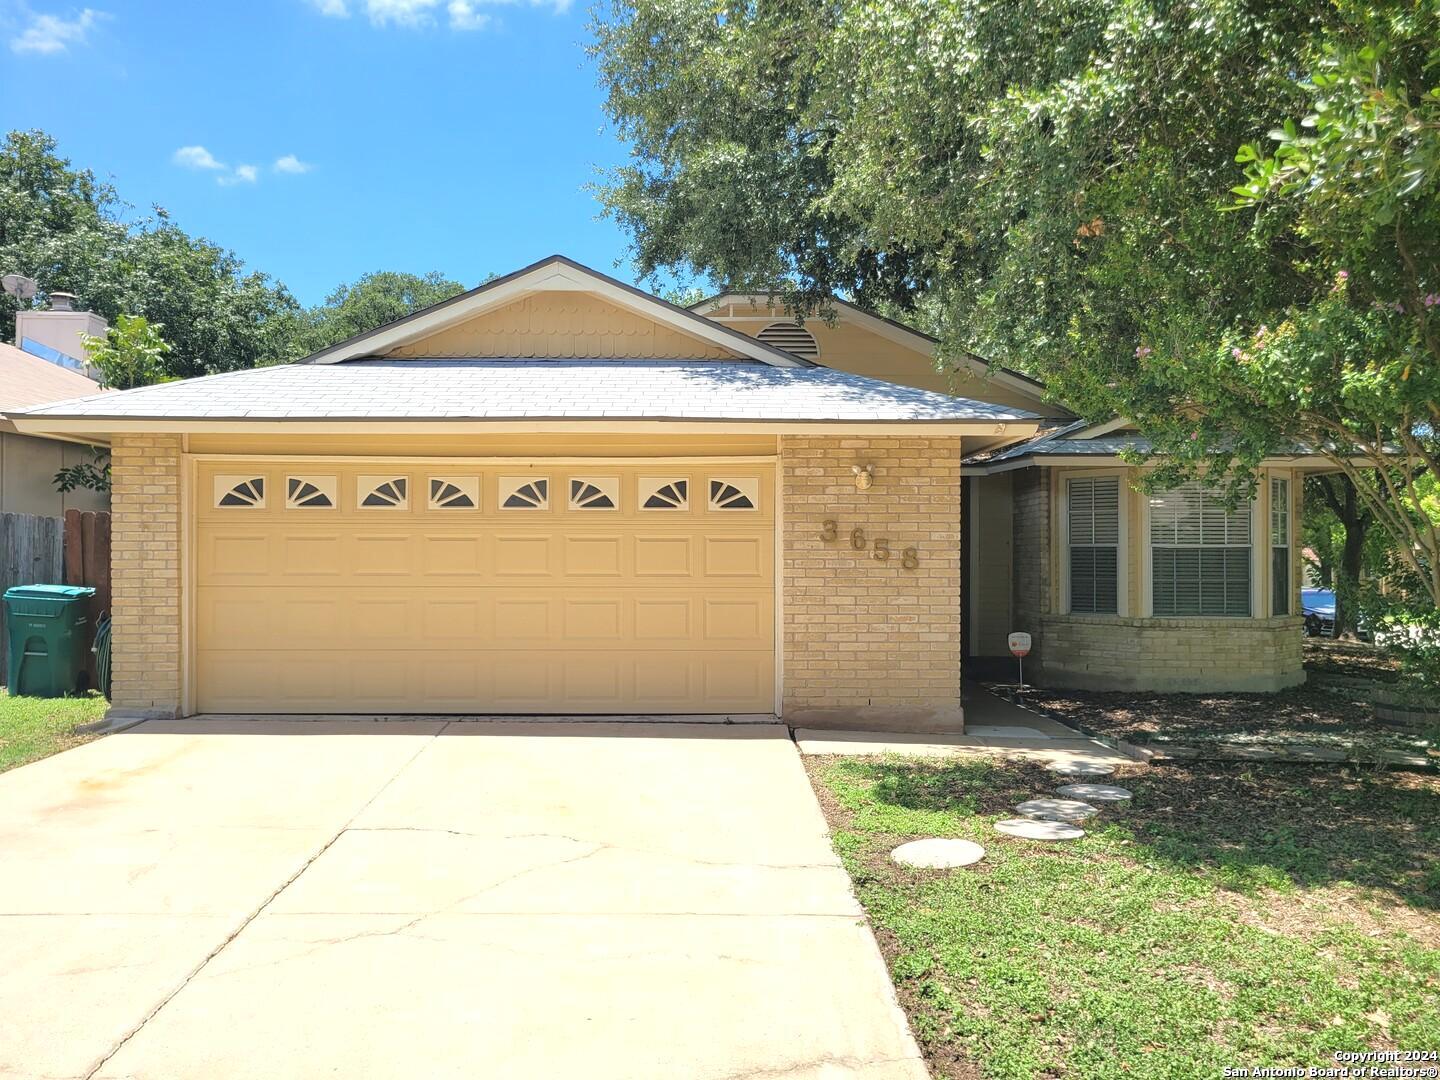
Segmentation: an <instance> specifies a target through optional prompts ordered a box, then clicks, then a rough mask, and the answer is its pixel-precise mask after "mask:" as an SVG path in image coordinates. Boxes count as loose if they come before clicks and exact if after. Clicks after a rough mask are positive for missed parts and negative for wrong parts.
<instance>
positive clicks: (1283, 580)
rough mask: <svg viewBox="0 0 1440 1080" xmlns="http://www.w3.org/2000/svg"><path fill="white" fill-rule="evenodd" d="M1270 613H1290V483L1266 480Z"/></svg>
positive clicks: (1276, 478)
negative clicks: (1268, 502) (1268, 495)
mask: <svg viewBox="0 0 1440 1080" xmlns="http://www.w3.org/2000/svg"><path fill="white" fill-rule="evenodd" d="M1270 614H1271V615H1289V614H1290V481H1289V480H1282V479H1281V478H1279V477H1271V478H1270Z"/></svg>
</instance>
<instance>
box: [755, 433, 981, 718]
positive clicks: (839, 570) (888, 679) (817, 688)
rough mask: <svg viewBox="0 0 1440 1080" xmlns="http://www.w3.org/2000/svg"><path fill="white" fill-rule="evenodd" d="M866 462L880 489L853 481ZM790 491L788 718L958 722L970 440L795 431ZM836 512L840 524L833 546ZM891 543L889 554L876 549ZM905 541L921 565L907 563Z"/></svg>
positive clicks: (786, 482) (785, 550) (787, 453)
mask: <svg viewBox="0 0 1440 1080" xmlns="http://www.w3.org/2000/svg"><path fill="white" fill-rule="evenodd" d="M857 463H868V464H871V465H873V466H874V467H875V482H874V486H873V487H871V488H870V489H869V490H868V491H857V490H856V488H855V477H854V473H853V472H852V470H851V466H853V465H855V464H857ZM780 498H781V505H782V513H783V517H784V522H783V535H782V540H781V546H782V569H783V577H782V585H781V587H782V590H783V596H782V605H783V628H782V629H783V636H784V653H783V657H784V710H785V715H786V718H787V719H788V720H790V721H791V722H792V723H798V724H800V725H802V726H804V725H805V724H810V723H813V724H826V725H838V726H844V725H847V724H848V725H851V726H856V725H863V724H866V723H875V722H885V723H888V724H891V725H904V726H911V727H915V728H916V729H919V730H936V729H943V728H954V727H957V726H958V725H959V722H960V441H959V440H958V439H953V438H952V439H922V438H915V439H902V438H845V437H840V436H836V437H829V438H818V437H805V436H794V437H791V436H786V437H784V438H782V439H781V445H780ZM827 518H833V519H834V520H835V521H836V523H837V525H838V535H837V537H836V539H834V540H831V541H828V542H827V541H822V540H821V539H820V530H821V523H822V522H824V521H825V520H826V519H827ZM855 528H861V529H863V530H865V536H866V546H865V548H864V549H863V550H856V549H855V548H854V547H852V546H851V541H850V533H851V530H852V529H855ZM879 539H884V540H888V541H889V547H890V550H891V553H892V554H891V557H890V559H889V560H888V561H885V562H879V561H877V560H876V559H875V558H874V557H873V553H874V550H875V541H876V540H879ZM907 547H914V548H916V549H917V550H918V555H919V566H918V567H917V568H916V569H913V570H907V569H905V568H904V567H903V566H902V565H901V552H902V551H903V550H904V549H905V548H907Z"/></svg>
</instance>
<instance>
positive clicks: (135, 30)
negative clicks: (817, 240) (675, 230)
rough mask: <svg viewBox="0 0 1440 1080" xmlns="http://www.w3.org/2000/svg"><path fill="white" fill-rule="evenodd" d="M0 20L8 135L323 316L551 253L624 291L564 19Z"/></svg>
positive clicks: (103, 6) (589, 86)
mask: <svg viewBox="0 0 1440 1080" xmlns="http://www.w3.org/2000/svg"><path fill="white" fill-rule="evenodd" d="M91 3H92V6H89V7H87V6H85V5H83V4H81V5H66V4H50V3H42V2H40V0H0V42H4V43H5V44H3V45H0V123H3V126H4V127H5V129H7V130H8V129H11V128H42V129H44V130H46V131H48V132H50V133H51V134H52V135H54V136H55V137H56V138H57V139H58V140H59V142H60V150H61V152H62V153H63V154H65V155H66V156H67V157H69V158H70V159H71V160H72V161H73V162H74V163H75V164H77V165H83V166H86V167H89V168H92V169H94V170H95V171H96V173H97V174H100V175H102V176H108V177H109V178H110V179H111V180H112V182H113V183H114V184H115V185H116V187H117V188H118V189H119V192H120V194H121V196H122V197H123V198H125V199H126V200H127V201H129V202H130V203H132V204H134V206H135V207H136V211H137V212H143V211H145V210H146V209H147V208H148V207H149V205H150V204H151V203H158V204H159V205H161V206H163V207H165V208H166V209H167V210H169V211H170V213H171V214H172V215H173V216H174V218H175V220H176V221H177V222H178V223H179V224H180V225H181V226H182V227H184V228H185V229H186V230H188V231H189V232H191V233H194V234H198V235H201V236H205V237H207V238H209V239H210V240H213V241H214V242H216V243H219V244H222V245H224V246H226V247H229V248H232V249H234V250H235V252H236V253H237V254H239V255H240V256H241V257H242V258H243V259H244V260H245V261H246V262H247V263H248V264H250V265H251V266H253V267H255V268H257V269H261V270H264V271H266V272H268V273H270V274H272V275H274V276H275V277H278V278H279V279H280V280H281V281H283V282H285V284H286V285H288V286H289V287H290V288H291V290H292V291H293V292H294V293H295V294H296V295H297V296H298V297H299V298H300V300H301V301H303V302H305V303H307V304H309V303H314V302H316V301H318V300H321V299H323V297H324V296H325V294H326V293H327V292H329V291H330V290H331V289H332V288H333V287H334V286H335V285H336V284H337V283H339V282H341V281H353V280H354V279H355V278H356V277H357V276H359V275H360V274H362V273H364V272H366V271H368V270H380V269H384V270H408V271H413V272H416V273H423V272H425V271H429V270H441V271H443V272H444V273H446V274H448V275H450V276H451V277H454V278H455V279H457V280H459V281H461V282H464V283H465V284H466V285H473V284H476V283H477V282H479V281H480V280H481V279H483V278H484V277H485V276H486V275H487V274H489V273H492V272H494V273H505V272H507V271H509V270H513V269H516V268H517V267H519V266H523V265H524V264H526V263H528V262H532V261H534V260H535V259H538V258H541V257H543V256H545V255H548V254H551V253H552V252H556V251H558V252H562V253H564V254H567V255H570V256H571V257H572V258H575V259H579V260H580V261H581V262H584V263H587V264H589V265H591V266H594V267H596V268H597V269H600V270H605V271H606V272H610V273H615V274H616V275H617V276H619V277H623V278H625V279H626V280H632V279H633V275H632V273H631V271H630V269H629V266H628V264H623V265H622V266H620V267H619V268H618V269H617V268H616V266H615V263H616V260H617V259H620V258H622V257H623V256H624V253H625V237H624V235H623V234H622V233H621V232H620V230H619V229H618V228H616V227H615V225H614V224H613V223H611V222H608V221H599V220H597V212H598V209H599V208H598V204H597V203H596V201H595V199H594V198H593V196H591V195H590V194H589V193H588V192H587V191H586V190H585V184H586V183H587V182H589V181H591V180H593V179H594V178H595V175H596V170H597V168H603V167H607V166H610V165H613V164H615V163H617V162H619V161H621V160H622V159H623V157H624V153H625V151H624V148H623V147H622V146H621V145H620V143H619V142H618V141H617V140H616V139H615V138H614V136H613V134H612V133H611V132H609V131H608V130H606V129H605V126H604V123H605V122H604V117H603V115H602V113H601V109H600V104H601V92H600V90H599V88H598V87H597V85H596V79H595V72H594V68H593V66H592V65H591V64H590V63H589V61H588V60H587V59H586V57H585V55H584V44H585V40H586V37H587V32H586V19H587V13H586V4H585V3H584V0H581V2H575V3H571V2H567V0H251V2H246V3H238V2H232V0H190V2H180V0H174V2H161V0H135V2H123V0H91Z"/></svg>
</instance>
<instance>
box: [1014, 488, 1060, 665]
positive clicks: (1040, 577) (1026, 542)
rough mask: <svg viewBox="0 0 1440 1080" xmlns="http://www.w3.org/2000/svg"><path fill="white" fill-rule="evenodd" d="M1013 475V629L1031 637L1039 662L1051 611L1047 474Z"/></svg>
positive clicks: (1048, 489)
mask: <svg viewBox="0 0 1440 1080" xmlns="http://www.w3.org/2000/svg"><path fill="white" fill-rule="evenodd" d="M1014 476H1015V486H1014V489H1013V490H1014V496H1013V505H1014V519H1013V520H1014V530H1015V532H1014V537H1013V539H1014V545H1013V548H1014V552H1015V554H1014V560H1015V561H1014V566H1015V570H1014V574H1015V577H1014V582H1013V588H1014V590H1015V591H1014V613H1015V618H1014V621H1015V627H1014V628H1015V629H1016V630H1024V631H1025V632H1026V633H1028V634H1030V636H1031V638H1032V639H1033V645H1034V654H1033V655H1034V656H1035V658H1036V660H1038V659H1039V658H1040V656H1041V653H1042V650H1043V649H1044V647H1045V640H1044V637H1045V636H1044V634H1043V633H1042V632H1041V629H1040V620H1041V618H1042V616H1044V615H1047V614H1049V612H1050V535H1051V519H1050V473H1049V472H1048V470H1045V469H1022V470H1020V471H1019V472H1017V473H1015V474H1014Z"/></svg>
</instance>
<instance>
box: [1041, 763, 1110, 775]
mask: <svg viewBox="0 0 1440 1080" xmlns="http://www.w3.org/2000/svg"><path fill="white" fill-rule="evenodd" d="M1045 767H1046V768H1047V769H1049V770H1050V771H1051V772H1053V773H1059V774H1060V775H1061V776H1109V775H1110V774H1111V773H1113V772H1114V771H1115V766H1114V765H1106V764H1105V763H1104V762H1103V761H1052V762H1051V763H1050V764H1049V765H1046V766H1045Z"/></svg>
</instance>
